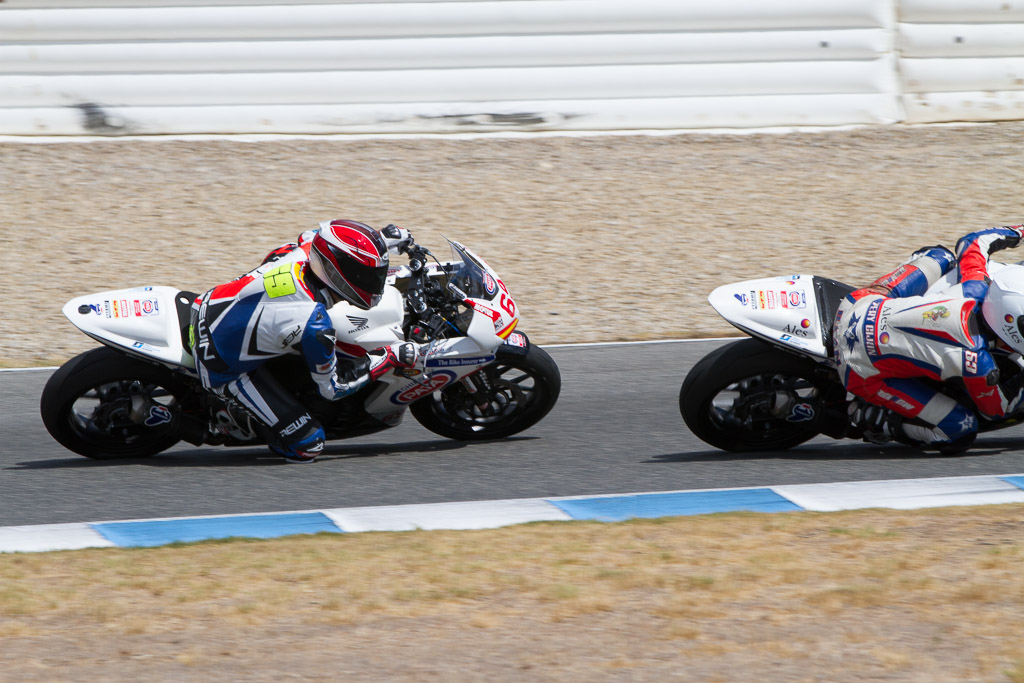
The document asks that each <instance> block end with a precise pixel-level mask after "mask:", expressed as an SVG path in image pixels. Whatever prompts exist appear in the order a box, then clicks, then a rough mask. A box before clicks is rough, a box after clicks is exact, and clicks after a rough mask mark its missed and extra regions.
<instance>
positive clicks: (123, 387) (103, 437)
mask: <svg viewBox="0 0 1024 683" xmlns="http://www.w3.org/2000/svg"><path fill="white" fill-rule="evenodd" d="M188 391H189V390H188V387H186V386H185V385H184V384H183V383H182V382H181V381H180V380H179V379H178V378H177V377H176V376H175V375H174V373H173V372H171V371H170V370H168V369H166V368H163V367H161V366H158V365H154V364H151V363H145V362H142V361H139V360H136V359H134V358H131V357H129V356H126V355H125V354H123V353H121V352H119V351H115V350H114V349H111V348H109V347H106V346H103V347H100V348H98V349H93V350H91V351H86V352H85V353H83V354H80V355H78V356H76V357H74V358H72V359H71V360H69V361H68V362H67V363H65V364H64V365H63V366H61V367H60V368H59V369H58V370H57V371H56V372H55V373H53V375H51V376H50V379H49V380H48V381H47V382H46V386H45V387H44V388H43V394H42V397H41V398H40V401H39V412H40V414H41V416H42V418H43V425H44V426H45V427H46V431H48V432H49V433H50V436H52V437H53V438H54V439H55V440H56V441H57V443H59V444H60V445H62V446H64V447H65V448H67V449H68V450H70V451H73V452H75V453H77V454H79V455H84V456H85V457H87V458H93V459H96V460H110V459H114V458H140V457H146V456H150V455H155V454H157V453H159V452H161V451H164V450H166V449H168V448H170V447H171V446H173V445H174V444H176V443H178V441H180V440H181V437H180V436H179V435H178V432H177V429H176V428H175V424H174V415H175V414H176V412H177V406H178V405H179V403H180V402H181V400H182V399H183V398H184V397H185V396H186V395H187V394H188Z"/></svg>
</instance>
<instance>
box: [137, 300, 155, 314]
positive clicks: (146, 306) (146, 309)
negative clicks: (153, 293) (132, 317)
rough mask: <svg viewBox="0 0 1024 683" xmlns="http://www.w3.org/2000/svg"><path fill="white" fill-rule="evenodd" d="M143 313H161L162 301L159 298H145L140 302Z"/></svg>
mask: <svg viewBox="0 0 1024 683" xmlns="http://www.w3.org/2000/svg"><path fill="white" fill-rule="evenodd" d="M139 305H140V306H141V307H142V313H141V315H160V303H159V301H158V300H157V299H143V300H142V301H140V302H139Z"/></svg>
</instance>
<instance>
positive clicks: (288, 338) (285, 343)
mask: <svg viewBox="0 0 1024 683" xmlns="http://www.w3.org/2000/svg"><path fill="white" fill-rule="evenodd" d="M301 332H302V325H296V326H295V329H294V330H292V331H291V332H289V333H288V334H286V335H285V336H284V339H282V340H281V348H282V349H286V348H288V347H289V346H291V344H292V342H293V341H295V340H296V338H298V336H299V334H300V333H301ZM332 346H333V344H332Z"/></svg>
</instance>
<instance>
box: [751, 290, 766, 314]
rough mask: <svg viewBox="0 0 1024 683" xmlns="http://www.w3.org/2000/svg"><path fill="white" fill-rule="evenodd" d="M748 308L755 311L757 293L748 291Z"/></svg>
mask: <svg viewBox="0 0 1024 683" xmlns="http://www.w3.org/2000/svg"><path fill="white" fill-rule="evenodd" d="M750 307H751V308H753V309H755V310H756V309H757V293H756V292H754V290H750ZM761 308H764V306H761Z"/></svg>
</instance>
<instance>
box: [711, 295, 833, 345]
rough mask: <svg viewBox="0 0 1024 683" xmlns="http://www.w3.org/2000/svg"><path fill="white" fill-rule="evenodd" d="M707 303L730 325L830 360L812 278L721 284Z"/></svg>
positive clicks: (774, 342)
mask: <svg viewBox="0 0 1024 683" xmlns="http://www.w3.org/2000/svg"><path fill="white" fill-rule="evenodd" d="M708 303H710V304H711V306H712V307H713V308H714V309H715V310H716V311H717V312H718V314H719V315H721V316H722V317H723V318H725V319H726V320H727V321H728V322H729V323H730V324H732V325H734V326H736V327H738V328H739V329H741V330H743V331H744V332H746V333H748V334H751V335H753V336H755V337H761V338H763V339H765V340H767V341H770V342H772V343H773V344H777V345H780V346H788V347H791V348H793V349H794V350H796V351H799V352H800V353H802V354H807V355H812V356H817V357H820V358H825V359H827V358H828V357H829V355H828V351H827V348H826V346H825V341H824V335H823V330H822V322H821V319H820V318H821V316H820V313H819V310H818V301H817V297H815V294H814V284H813V276H811V275H779V276H776V277H768V278H759V279H757V280H745V281H743V282H734V283H732V284H728V285H722V286H721V287H718V288H717V289H715V290H714V291H713V292H711V294H710V295H709V296H708Z"/></svg>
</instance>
